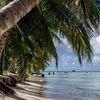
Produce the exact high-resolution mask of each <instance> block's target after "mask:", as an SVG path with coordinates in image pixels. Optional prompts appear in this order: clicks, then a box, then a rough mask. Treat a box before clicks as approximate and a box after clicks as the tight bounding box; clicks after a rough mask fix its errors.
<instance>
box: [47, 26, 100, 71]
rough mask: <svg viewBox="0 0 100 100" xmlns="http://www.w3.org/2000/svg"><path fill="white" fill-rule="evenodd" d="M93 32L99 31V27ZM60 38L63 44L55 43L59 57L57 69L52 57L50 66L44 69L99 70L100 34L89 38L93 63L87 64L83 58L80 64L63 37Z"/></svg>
mask: <svg viewBox="0 0 100 100" xmlns="http://www.w3.org/2000/svg"><path fill="white" fill-rule="evenodd" d="M95 33H100V27H99V30H98V31H97V32H95ZM61 40H62V41H63V43H64V45H59V44H58V43H55V44H56V48H57V52H58V57H59V60H58V63H59V64H58V69H57V68H56V66H55V61H54V59H52V61H51V63H50V67H48V68H47V69H46V70H47V71H54V70H58V71H72V70H77V71H100V35H96V36H94V37H93V38H92V39H91V40H90V43H91V45H92V48H93V52H94V56H93V61H92V62H93V63H92V64H89V63H87V61H85V60H84V61H83V64H82V66H81V65H80V64H79V62H78V59H77V56H76V55H75V53H74V52H73V50H72V49H71V46H70V45H69V43H68V41H67V40H66V39H65V38H61Z"/></svg>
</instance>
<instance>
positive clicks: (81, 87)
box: [40, 72, 100, 100]
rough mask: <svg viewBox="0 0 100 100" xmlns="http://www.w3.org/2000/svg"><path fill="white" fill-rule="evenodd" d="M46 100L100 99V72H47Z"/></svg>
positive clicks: (44, 91) (44, 85)
mask: <svg viewBox="0 0 100 100" xmlns="http://www.w3.org/2000/svg"><path fill="white" fill-rule="evenodd" d="M45 74H46V75H45V78H44V84H43V85H42V87H41V90H40V95H41V96H42V97H44V98H45V99H44V100H48V99H50V100H100V72H89V73H85V72H78V73H77V72H73V73H71V72H69V73H63V72H62V73H55V75H48V74H47V73H45Z"/></svg>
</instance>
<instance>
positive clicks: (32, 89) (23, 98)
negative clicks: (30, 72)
mask: <svg viewBox="0 0 100 100" xmlns="http://www.w3.org/2000/svg"><path fill="white" fill-rule="evenodd" d="M42 83H43V78H41V77H32V76H31V77H30V79H29V80H28V81H27V82H25V83H23V84H17V87H16V88H14V90H15V91H16V94H15V96H11V97H5V99H0V100H53V99H47V98H43V97H42V96H41V94H39V92H40V90H41V86H42Z"/></svg>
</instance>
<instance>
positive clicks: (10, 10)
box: [0, 0, 37, 58]
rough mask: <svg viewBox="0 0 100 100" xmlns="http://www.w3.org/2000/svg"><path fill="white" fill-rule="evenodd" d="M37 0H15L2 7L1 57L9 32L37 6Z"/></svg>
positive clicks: (0, 15) (0, 19) (0, 16)
mask: <svg viewBox="0 0 100 100" xmlns="http://www.w3.org/2000/svg"><path fill="white" fill-rule="evenodd" d="M36 4H37V3H36V0H14V1H12V2H11V3H9V4H8V5H6V6H5V7H3V8H2V9H0V58H1V54H2V51H3V48H4V46H5V41H6V37H7V36H8V34H7V32H6V31H8V30H9V29H10V28H12V27H13V26H14V25H16V24H17V22H19V21H20V19H21V18H22V17H24V16H25V15H26V14H27V13H28V12H30V11H31V10H32V8H34V7H35V6H36Z"/></svg>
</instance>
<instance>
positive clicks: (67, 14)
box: [0, 0, 99, 69]
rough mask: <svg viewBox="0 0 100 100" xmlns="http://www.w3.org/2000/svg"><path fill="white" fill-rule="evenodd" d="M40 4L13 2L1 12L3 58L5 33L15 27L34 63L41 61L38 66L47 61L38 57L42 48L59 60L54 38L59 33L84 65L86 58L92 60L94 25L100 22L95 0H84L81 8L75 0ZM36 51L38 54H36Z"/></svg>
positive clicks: (23, 0)
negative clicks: (92, 31) (33, 58)
mask: <svg viewBox="0 0 100 100" xmlns="http://www.w3.org/2000/svg"><path fill="white" fill-rule="evenodd" d="M37 1H38V2H36V1H34V0H14V1H12V2H11V3H9V4H8V5H7V6H5V7H4V8H2V9H1V12H0V18H1V20H0V28H1V32H0V58H1V54H2V52H3V50H4V47H5V43H6V38H7V37H8V35H9V33H10V32H6V31H8V30H9V29H10V28H12V27H14V26H15V25H16V27H17V30H18V31H19V32H20V34H21V36H22V40H23V41H24V44H25V45H23V46H24V47H26V45H27V50H28V54H30V52H31V53H32V57H33V56H34V57H35V60H36V59H37V58H38V61H35V62H36V64H37V63H39V61H40V62H44V61H43V60H42V59H39V57H41V56H39V53H40V50H39V49H41V51H42V52H43V50H44V51H45V52H46V54H48V55H49V56H50V55H52V56H53V57H54V58H56V60H57V53H56V49H55V46H54V43H53V40H52V39H53V37H54V36H55V37H57V35H56V34H57V33H58V32H59V33H60V34H61V35H62V36H64V37H65V38H67V40H68V41H69V43H70V44H71V46H72V48H73V50H74V52H75V53H76V54H77V56H78V59H79V62H80V63H82V60H83V58H87V60H89V61H91V57H92V54H93V52H92V48H91V45H90V42H89V39H90V38H91V37H92V34H91V30H92V27H91V25H93V27H94V28H96V27H97V25H98V22H99V21H98V20H99V11H98V9H97V8H96V6H95V3H94V0H81V2H80V1H79V4H78V5H79V6H77V5H75V3H76V2H74V1H75V0H71V1H70V0H62V1H61V0H43V1H40V0H37ZM34 47H35V48H36V49H34ZM27 50H26V51H27ZM35 50H37V52H34V51H35ZM38 50H39V51H38ZM23 52H24V51H23ZM23 55H24V56H23V58H27V56H26V55H27V52H24V54H23ZM49 56H48V57H49ZM32 61H34V60H32ZM46 61H48V59H46ZM24 62H25V63H24V64H25V65H24V64H23V65H24V66H23V68H22V69H26V68H24V67H25V66H26V62H27V59H26V60H25V61H24ZM30 62H31V61H30ZM28 64H29V63H28ZM43 64H45V63H43ZM40 65H41V63H40ZM41 66H43V65H41Z"/></svg>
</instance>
